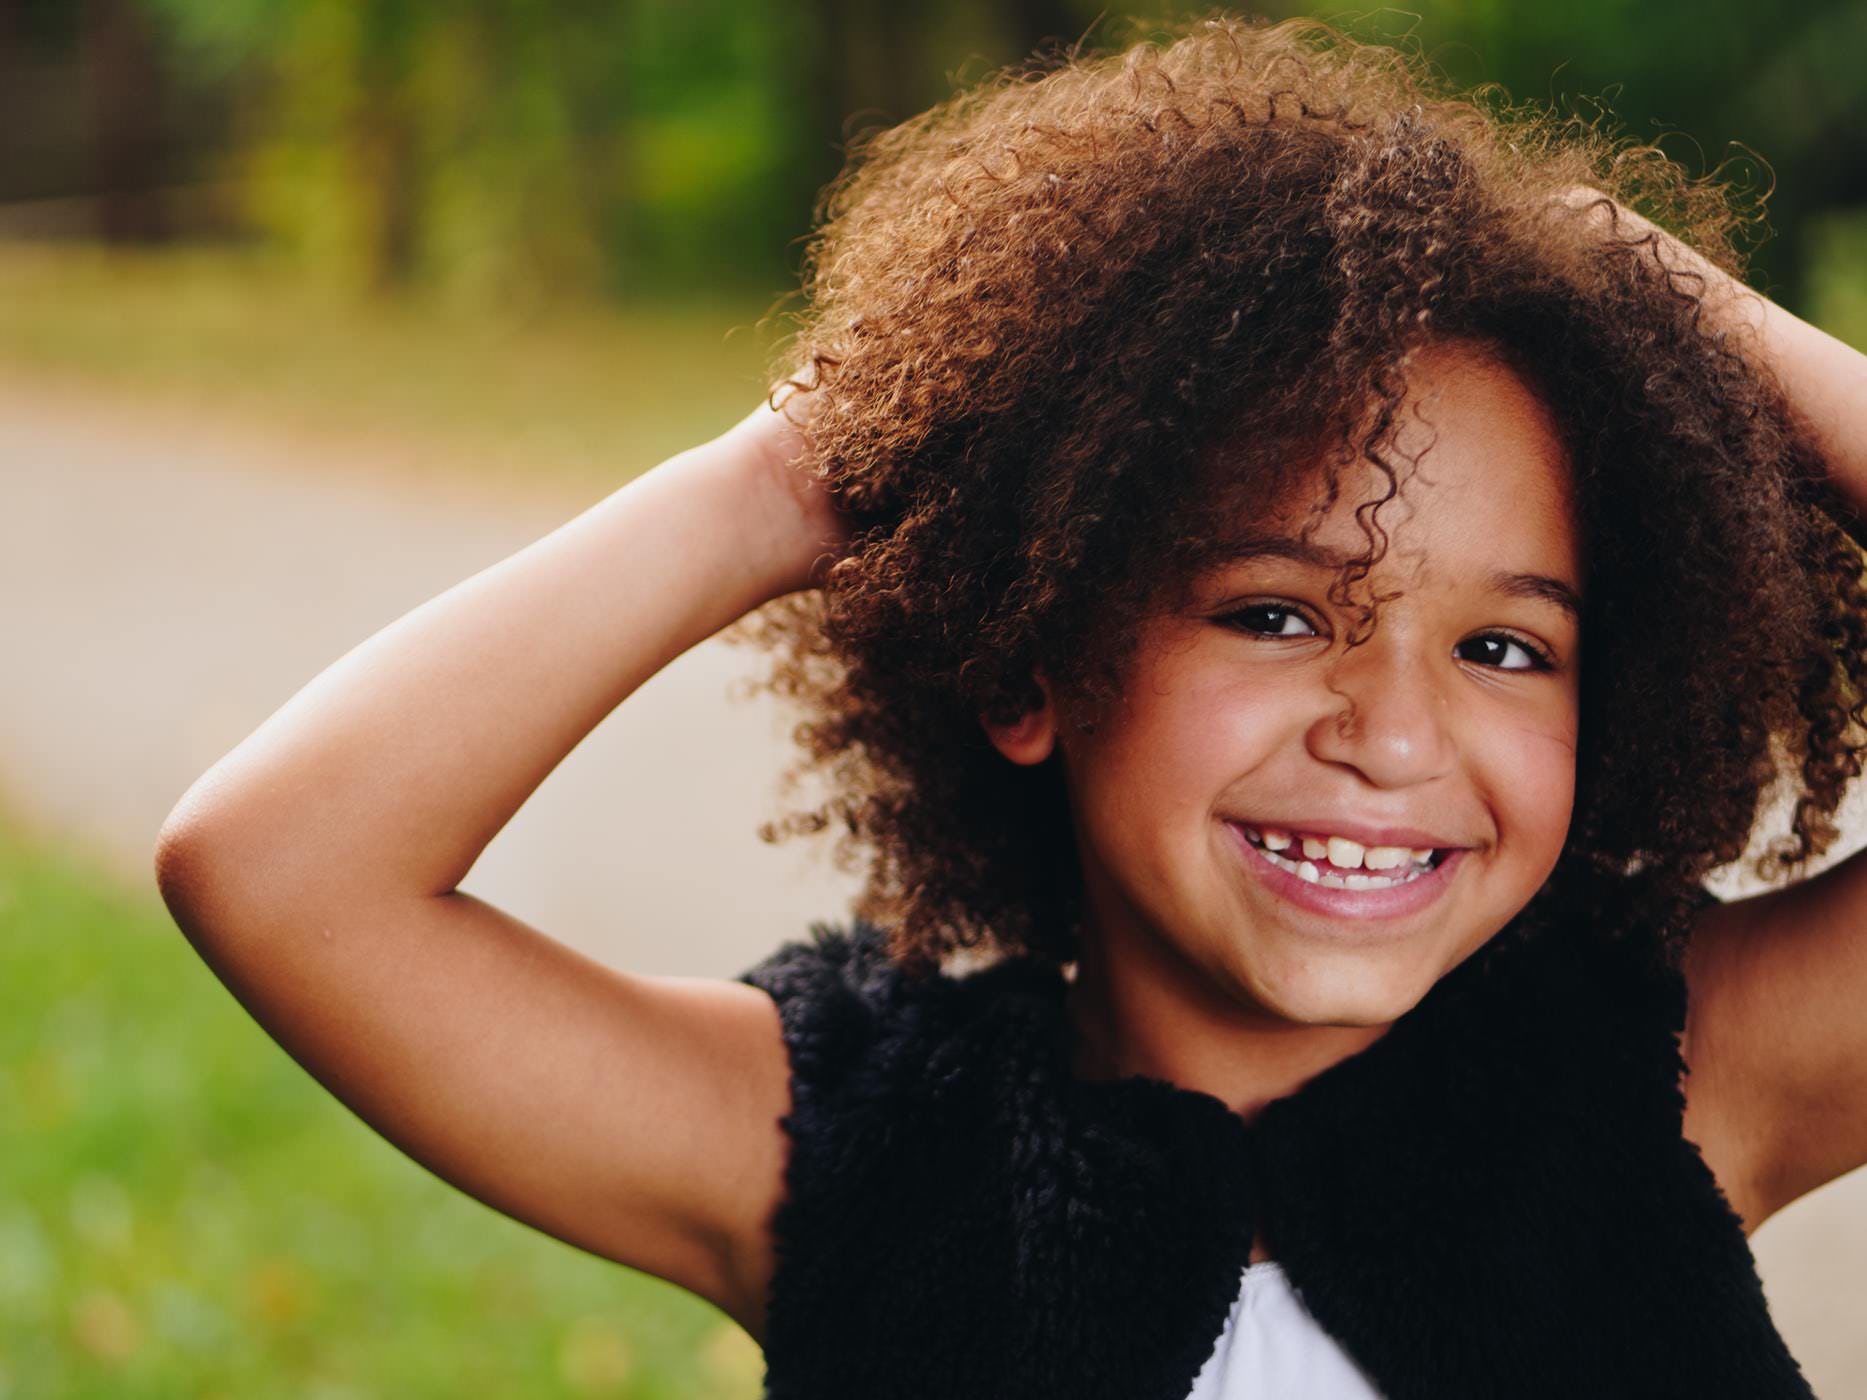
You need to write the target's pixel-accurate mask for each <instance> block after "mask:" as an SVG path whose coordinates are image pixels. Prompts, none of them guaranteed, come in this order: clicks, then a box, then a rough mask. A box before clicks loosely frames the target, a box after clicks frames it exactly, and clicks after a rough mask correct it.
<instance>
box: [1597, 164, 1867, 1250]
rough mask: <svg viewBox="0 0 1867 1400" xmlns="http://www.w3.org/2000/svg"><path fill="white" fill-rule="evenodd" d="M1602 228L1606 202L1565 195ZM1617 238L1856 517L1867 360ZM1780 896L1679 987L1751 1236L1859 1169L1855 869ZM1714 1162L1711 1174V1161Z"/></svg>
mask: <svg viewBox="0 0 1867 1400" xmlns="http://www.w3.org/2000/svg"><path fill="white" fill-rule="evenodd" d="M1569 200H1570V203H1571V205H1572V207H1577V208H1588V209H1591V210H1592V212H1593V213H1594V215H1595V217H1597V218H1599V219H1601V220H1602V225H1601V226H1602V227H1603V228H1605V227H1606V214H1607V212H1608V205H1607V204H1606V203H1605V202H1604V201H1606V196H1605V195H1603V194H1601V193H1600V192H1599V191H1596V190H1587V189H1583V190H1577V191H1572V192H1571V193H1570V196H1569ZM1614 209H1615V211H1616V212H1617V213H1618V215H1619V218H1620V220H1621V221H1622V229H1623V232H1622V234H1621V235H1620V236H1622V237H1626V236H1628V235H1629V233H1631V232H1634V231H1638V232H1641V233H1646V232H1651V233H1653V234H1654V235H1655V236H1656V251H1657V252H1658V254H1659V255H1660V256H1661V257H1662V258H1663V259H1664V261H1665V262H1666V264H1667V265H1668V266H1671V267H1674V268H1679V269H1686V270H1690V271H1692V272H1695V273H1697V274H1698V275H1699V276H1701V277H1703V278H1705V279H1706V300H1707V307H1708V310H1709V311H1710V312H1711V314H1712V315H1714V316H1715V317H1718V318H1722V319H1723V321H1724V323H1725V325H1726V328H1727V329H1728V330H1729V331H1730V332H1731V333H1732V334H1733V336H1734V338H1735V343H1736V344H1738V345H1741V346H1743V347H1744V349H1745V351H1746V352H1747V353H1750V354H1753V355H1756V356H1759V357H1761V359H1762V361H1763V362H1764V363H1765V364H1767V366H1768V367H1769V368H1770V369H1771V370H1772V371H1773V372H1774V373H1775V375H1776V377H1777V379H1778V380H1779V382H1781V384H1782V385H1783V387H1784V390H1785V392H1786V393H1787V394H1788V396H1789V401H1790V407H1791V410H1792V411H1793V412H1794V413H1795V414H1796V416H1797V417H1798V418H1799V419H1800V420H1801V421H1802V424H1803V426H1804V427H1805V429H1806V430H1807V432H1808V433H1809V434H1810V436H1811V438H1812V439H1813V441H1814V443H1815V445H1816V446H1817V447H1818V448H1819V449H1820V450H1821V452H1822V454H1823V457H1824V459H1825V460H1826V461H1827V463H1828V465H1829V469H1830V471H1831V472H1832V474H1833V479H1834V483H1835V486H1836V487H1837V489H1838V490H1839V491H1840V493H1841V494H1842V495H1843V496H1844V497H1845V498H1846V499H1847V500H1848V501H1849V503H1850V504H1851V505H1852V506H1853V507H1854V508H1855V509H1856V510H1858V511H1860V512H1862V513H1863V514H1867V355H1863V354H1862V353H1861V352H1860V351H1858V350H1855V349H1854V348H1853V347H1851V346H1849V345H1847V344H1845V343H1844V342H1842V341H1840V340H1837V339H1836V338H1835V337H1834V336H1832V335H1829V334H1828V333H1827V332H1825V331H1822V330H1819V329H1817V328H1816V327H1814V326H1811V325H1810V324H1809V323H1808V322H1806V321H1804V320H1802V319H1801V318H1799V317H1797V316H1795V315H1793V314H1792V313H1790V312H1789V311H1786V310H1784V309H1783V308H1782V307H1780V306H1778V305H1777V304H1776V303H1775V302H1773V301H1770V300H1769V299H1768V298H1766V297H1764V296H1762V295H1760V294H1759V293H1757V292H1755V291H1752V290H1751V289H1750V288H1748V287H1745V286H1743V285H1741V284H1740V283H1737V282H1735V281H1734V280H1733V279H1731V278H1730V277H1729V276H1727V275H1726V274H1725V273H1724V272H1722V271H1721V270H1719V269H1718V268H1717V267H1715V266H1713V265H1712V264H1711V263H1709V262H1707V261H1705V260H1704V259H1703V258H1701V257H1700V256H1699V255H1698V254H1697V253H1695V252H1693V251H1692V250H1691V249H1690V248H1687V247H1686V246H1685V245H1684V244H1683V243H1681V242H1679V241H1678V240H1677V239H1675V238H1673V237H1672V236H1671V235H1670V234H1667V233H1665V232H1664V231H1662V230H1660V229H1658V228H1656V227H1655V226H1654V225H1653V224H1652V223H1650V222H1649V221H1647V220H1645V219H1643V218H1641V217H1640V216H1639V215H1637V214H1635V213H1633V212H1632V211H1631V210H1628V209H1626V208H1625V207H1623V206H1619V205H1615V206H1614ZM1863 854H1867V853H1856V854H1855V855H1853V856H1850V857H1848V858H1847V859H1845V860H1843V861H1841V862H1839V863H1838V864H1836V865H1834V866H1833V867H1831V868H1829V869H1828V870H1825V871H1823V872H1822V873H1821V874H1819V875H1816V876H1814V877H1813V878H1811V879H1808V880H1805V881H1801V882H1799V883H1798V884H1795V885H1793V886H1790V887H1789V888H1787V889H1782V890H1773V891H1770V892H1768V893H1765V894H1761V895H1756V896H1753V897H1751V898H1748V899H1740V900H1734V901H1731V902H1730V903H1727V904H1721V905H1715V906H1712V907H1710V908H1708V909H1707V910H1706V911H1705V912H1704V913H1703V914H1702V915H1701V916H1700V919H1699V923H1698V925H1697V926H1696V927H1695V928H1694V930H1693V937H1692V944H1691V948H1690V950H1689V952H1688V955H1687V959H1686V965H1685V973H1686V978H1687V984H1688V991H1689V996H1690V1000H1689V1008H1688V1014H1687V1021H1686V1029H1685V1035H1684V1038H1683V1043H1682V1050H1683V1052H1684V1054H1685V1058H1686V1061H1687V1063H1688V1064H1689V1065H1690V1066H1691V1070H1692V1072H1691V1074H1690V1075H1689V1076H1688V1078H1687V1084H1686V1095H1687V1113H1686V1135H1687V1136H1688V1137H1690V1138H1692V1140H1693V1141H1695V1142H1698V1143H1700V1144H1701V1145H1702V1146H1703V1147H1704V1148H1705V1155H1706V1158H1707V1160H1708V1161H1710V1162H1711V1163H1712V1165H1713V1167H1714V1169H1716V1170H1717V1173H1718V1176H1719V1179H1720V1180H1721V1181H1723V1182H1726V1183H1729V1184H1731V1185H1732V1186H1734V1187H1735V1188H1736V1191H1735V1195H1736V1196H1737V1197H1738V1198H1739V1199H1734V1201H1733V1204H1734V1205H1737V1206H1738V1207H1739V1209H1740V1210H1741V1212H1742V1213H1743V1214H1744V1215H1745V1224H1746V1226H1747V1228H1749V1229H1755V1228H1756V1227H1757V1226H1758V1225H1760V1224H1761V1223H1762V1222H1763V1220H1764V1219H1765V1218H1766V1217H1768V1216H1769V1215H1771V1214H1773V1213H1774V1212H1775V1211H1778V1210H1780V1209H1782V1208H1783V1207H1784V1206H1786V1205H1788V1204H1789V1203H1790V1202H1791V1201H1794V1200H1796V1199H1798V1198H1799V1197H1801V1196H1804V1195H1806V1194H1808V1193H1809V1192H1810V1191H1813V1190H1814V1189H1815V1188H1816V1187H1818V1186H1821V1185H1824V1184H1825V1183H1827V1182H1829V1181H1832V1180H1834V1179H1835V1178H1836V1177H1838V1176H1842V1175H1844V1174H1845V1173H1847V1172H1849V1171H1852V1170H1854V1169H1855V1168H1856V1167H1860V1166H1862V1165H1867V859H1863ZM1718 1159H1722V1160H1718Z"/></svg>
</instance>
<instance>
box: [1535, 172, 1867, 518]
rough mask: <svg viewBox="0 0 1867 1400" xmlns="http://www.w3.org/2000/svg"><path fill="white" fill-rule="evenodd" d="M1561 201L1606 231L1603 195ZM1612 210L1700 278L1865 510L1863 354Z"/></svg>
mask: <svg viewBox="0 0 1867 1400" xmlns="http://www.w3.org/2000/svg"><path fill="white" fill-rule="evenodd" d="M1565 198H1566V201H1567V202H1568V203H1569V204H1570V206H1571V207H1572V208H1579V209H1585V210H1588V211H1589V213H1590V216H1591V217H1592V218H1593V219H1594V220H1595V222H1596V226H1597V227H1599V228H1601V229H1603V230H1604V231H1605V230H1606V229H1607V227H1608V214H1609V210H1608V204H1609V203H1612V201H1610V200H1609V199H1608V196H1606V195H1605V194H1603V193H1601V191H1599V190H1594V189H1589V188H1587V187H1586V186H1583V187H1580V188H1577V189H1574V190H1571V191H1570V192H1569V193H1568V195H1567V196H1565ZM1614 212H1615V213H1617V214H1618V215H1619V222H1620V232H1619V233H1617V234H1616V235H1615V236H1616V237H1618V238H1621V239H1627V238H1630V237H1632V236H1634V235H1636V234H1647V233H1651V234H1652V235H1654V237H1655V239H1656V240H1657V243H1658V250H1659V251H1660V254H1661V258H1662V261H1663V262H1664V264H1665V265H1666V266H1667V267H1671V268H1674V269H1680V270H1688V271H1691V272H1693V273H1696V274H1697V275H1698V276H1700V277H1703V278H1704V279H1705V292H1704V298H1705V306H1706V311H1707V314H1709V315H1710V316H1712V317H1713V318H1714V322H1716V323H1721V324H1723V325H1724V326H1725V327H1726V328H1727V329H1728V330H1729V331H1730V332H1731V333H1732V335H1733V336H1734V338H1735V340H1736V343H1737V345H1739V346H1741V347H1743V348H1744V349H1745V351H1746V353H1750V354H1754V355H1756V356H1757V357H1758V358H1759V359H1760V360H1761V361H1762V362H1763V363H1764V364H1766V365H1768V366H1769V368H1770V369H1771V370H1773V371H1774V372H1775V375H1776V377H1777V379H1778V381H1779V382H1780V383H1781V384H1782V385H1783V387H1784V389H1785V390H1786V391H1787V392H1788V394H1789V399H1790V406H1791V408H1792V409H1793V410H1794V412H1795V413H1796V415H1797V417H1798V418H1800V419H1801V420H1802V422H1803V424H1804V426H1805V427H1806V428H1807V429H1808V432H1809V434H1810V435H1811V437H1812V438H1813V440H1814V443H1815V445H1816V446H1817V447H1818V448H1819V449H1820V450H1821V453H1822V455H1823V457H1824V458H1825V459H1826V460H1827V462H1828V464H1829V466H1830V468H1832V470H1833V473H1834V479H1835V484H1836V486H1838V487H1839V488H1840V489H1841V492H1842V494H1843V495H1844V496H1846V497H1847V499H1848V500H1849V502H1850V503H1851V504H1852V505H1853V506H1854V507H1855V508H1856V509H1857V510H1859V511H1861V512H1862V513H1863V514H1867V355H1863V354H1862V353H1861V352H1860V351H1858V350H1856V349H1855V348H1854V347H1853V346H1851V345H1848V344H1847V343H1845V342H1844V341H1840V340H1837V339H1835V337H1833V336H1832V335H1830V334H1828V332H1827V331H1824V330H1821V329H1820V328H1818V327H1816V326H1811V325H1810V324H1809V323H1808V322H1807V321H1804V320H1803V319H1802V318H1801V317H1799V316H1797V315H1795V314H1794V313H1793V312H1790V311H1786V310H1784V309H1783V308H1782V307H1780V306H1778V305H1777V304H1776V303H1775V302H1773V301H1771V300H1770V299H1769V298H1768V297H1766V296H1764V295H1763V294H1762V293H1760V292H1756V291H1753V290H1752V289H1751V288H1749V287H1746V286H1745V285H1744V284H1743V283H1741V282H1739V281H1737V280H1735V279H1734V278H1732V277H1731V276H1729V275H1728V274H1727V273H1725V272H1724V271H1722V270H1721V269H1720V268H1718V267H1716V266H1715V265H1714V264H1712V263H1710V262H1707V261H1706V260H1705V259H1704V258H1703V257H1701V256H1700V255H1699V254H1698V253H1697V252H1696V251H1694V250H1693V249H1691V248H1689V247H1687V246H1686V245H1685V244H1684V243H1681V242H1680V241H1679V240H1678V239H1677V238H1674V237H1673V236H1672V235H1671V234H1669V233H1667V232H1666V231H1665V230H1664V229H1662V228H1660V227H1658V226H1657V225H1656V224H1654V223H1652V222H1651V221H1650V220H1647V219H1645V218H1642V217H1641V216H1640V215H1639V214H1636V213H1635V212H1634V211H1633V210H1631V209H1629V208H1627V207H1626V206H1625V205H1622V204H1614Z"/></svg>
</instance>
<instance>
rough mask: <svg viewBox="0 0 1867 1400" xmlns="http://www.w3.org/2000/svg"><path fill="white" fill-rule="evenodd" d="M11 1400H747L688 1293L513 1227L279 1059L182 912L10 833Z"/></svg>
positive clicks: (741, 1364) (2, 954)
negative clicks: (190, 940)
mask: <svg viewBox="0 0 1867 1400" xmlns="http://www.w3.org/2000/svg"><path fill="white" fill-rule="evenodd" d="M0 1123H4V1124H6V1138H7V1148H8V1150H7V1151H6V1152H5V1153H4V1154H0V1397H6V1400H14V1397H18V1400H25V1397H31V1398H32V1400H63V1397H80V1396H84V1397H89V1396H98V1397H103V1396H109V1397H111V1400H143V1397H148V1398H149V1400H155V1397H163V1398H164V1400H167V1397H178V1396H190V1397H203V1396H213V1397H228V1400H233V1397H238V1400H265V1398H266V1397H272V1396H292V1397H302V1396H316V1397H321V1400H339V1397H366V1396H385V1397H387V1396H395V1397H398V1400H401V1397H408V1400H414V1398H415V1397H423V1396H434V1397H442V1396H446V1397H450V1400H451V1397H454V1396H458V1395H462V1394H471V1395H475V1396H515V1397H516V1396H525V1397H532V1396H566V1397H575V1396H612V1397H626V1398H627V1400H676V1398H677V1397H679V1400H731V1398H732V1397H741V1400H749V1397H752V1396H755V1395H757V1394H758V1392H759V1380H760V1377H761V1374H762V1360H761V1359H760V1357H759V1355H758V1352H757V1348H756V1347H755V1346H754V1345H753V1343H752V1342H751V1340H750V1339H749V1338H747V1337H746V1336H745V1334H744V1333H743V1332H742V1331H740V1330H739V1328H738V1327H737V1326H736V1325H734V1324H733V1323H731V1322H730V1321H727V1320H726V1319H724V1318H723V1317H722V1316H721V1315H720V1314H719V1313H718V1312H716V1311H715V1310H714V1309H713V1308H711V1307H710V1306H708V1305H707V1304H704V1303H702V1302H700V1301H699V1300H698V1299H695V1298H693V1297H692V1296H691V1295H689V1294H687V1293H684V1292H682V1291H680V1290H679V1289H676V1288H674V1287H673V1286H671V1285H668V1284H665V1283H662V1282H660V1281H659V1280H656V1279H652V1278H650V1277H648V1276H647V1275H644V1274H640V1273H636V1272H633V1271H631V1270H628V1269H623V1268H620V1267H618V1266H616V1265H614V1264H611V1263H608V1262H606V1261H603V1260H600V1259H597V1258H595V1257H593V1256H591V1255H588V1254H584V1253H582V1252H580V1251H577V1250H574V1249H572V1248H570V1247H569V1246H567V1245H563V1244H561V1243H559V1242H557V1241H555V1240H552V1239H550V1238H549V1237H547V1236H545V1235H542V1234H539V1233H537V1232H535V1231H533V1230H530V1229H528V1228H527V1227H525V1226H522V1225H519V1224H517V1223H515V1222H513V1221H511V1220H508V1219H507V1218H505V1217H504V1216H501V1215H498V1214H496V1213H494V1212H492V1211H490V1210H488V1209H486V1208H485V1207H483V1206H481V1205H479V1204H478V1203H476V1202H474V1201H473V1200H471V1199H470V1198H468V1197H466V1196H464V1195H462V1194H461V1193H459V1192H457V1191H455V1190H454V1189H453V1188H452V1187H449V1186H447V1185H445V1184H443V1183H442V1182H441V1181H439V1180H438V1179H437V1178H435V1177H433V1176H431V1175H430V1174H428V1173H427V1172H426V1171H425V1170H423V1169H422V1168H421V1167H419V1166H417V1165H415V1164H414V1163H413V1162H411V1161H409V1160H408V1159H407V1158H405V1157H403V1156H402V1155H401V1154H400V1153H398V1152H397V1151H395V1150H394V1149H393V1148H391V1147H390V1146H389V1145H388V1144H387V1143H386V1142H384V1141H383V1140H382V1139H381V1138H379V1137H378V1136H376V1134H375V1133H373V1132H372V1131H371V1130H370V1129H368V1128H367V1127H365V1126H364V1125H363V1124H362V1123H361V1122H360V1121H359V1120H358V1119H356V1118H355V1117H353V1116H352V1115H351V1114H350V1113H349V1112H348V1111H347V1110H346V1109H344V1108H343V1107H341V1106H340V1105H339V1104H338V1103H337V1102H336V1101H335V1100H334V1099H332V1098H331V1097H329V1095H327V1094H326V1093H325V1091H324V1090H323V1089H322V1088H320V1087H319V1086H318V1085H317V1083H316V1082H315V1081H313V1080H312V1079H311V1078H310V1077H309V1076H308V1075H306V1074H305V1073H304V1072H303V1071H302V1070H300V1069H299V1068H298V1066H297V1065H296V1064H295V1063H293V1061H292V1060H291V1059H290V1058H289V1057H287V1056H286V1055H285V1053H284V1052H283V1051H282V1050H280V1049H279V1048H278V1047H277V1046H276V1045H274V1044H273V1042H272V1041H271V1040H269V1039H268V1038H267V1037H266V1035H265V1034H264V1032H262V1031H261V1030H260V1029H259V1028H258V1027H257V1026H256V1025H255V1024H254V1023H253V1022H252V1021H251V1020H250V1019H249V1018H248V1017H247V1015H246V1013H245V1012H244V1011H243V1010H241V1008H240V1007H239V1006H238V1004H237V1003H235V1002H234V1001H233V999H232V998H231V997H230V996H229V995H228V994H227V993H226V992H225V991H224V990H223V989H222V988H221V986H220V984H219V983H218V982H217V981H216V980H215V979H214V977H213V976H212V974H211V973H210V972H209V971H208V970H207V968H206V967H205V966H204V965H203V964H202V963H201V962H200V961H199V960H198V959H197V958H196V956H195V954H194V952H193V950H192V949H191V948H190V947H189V946H188V944H187V942H186V941H185V940H184V939H183V937H182V935H181V934H180V933H179V932H178V931H177V930H176V929H175V927H174V925H173V924H172V923H171V922H170V920H169V919H168V917H167V915H166V913H165V911H164V910H163V908H162V906H161V904H160V902H159V901H158V899H157V897H156V895H155V892H154V889H153V879H152V881H151V888H150V889H149V890H147V891H125V890H122V889H118V888H114V887H113V886H112V884H111V882H110V881H108V880H107V879H105V878H104V877H103V876H102V875H101V874H100V872H99V871H98V870H97V869H95V868H93V867H91V866H89V865H87V864H85V863H84V862H83V861H81V860H79V859H77V858H76V857H75V856H73V855H71V854H69V853H67V852H64V851H61V850H58V849H55V848H52V847H50V846H47V845H43V844H38V843H35V842H32V841H29V840H28V839H27V838H26V837H25V836H24V835H23V834H22V833H21V832H20V831H19V830H18V829H17V828H16V827H14V826H12V825H10V824H0Z"/></svg>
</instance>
